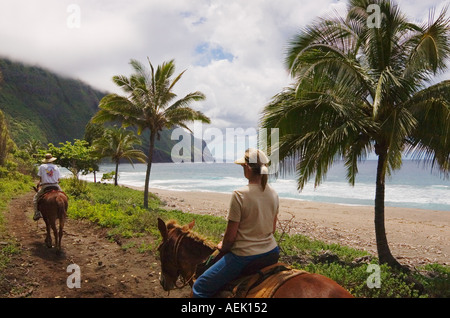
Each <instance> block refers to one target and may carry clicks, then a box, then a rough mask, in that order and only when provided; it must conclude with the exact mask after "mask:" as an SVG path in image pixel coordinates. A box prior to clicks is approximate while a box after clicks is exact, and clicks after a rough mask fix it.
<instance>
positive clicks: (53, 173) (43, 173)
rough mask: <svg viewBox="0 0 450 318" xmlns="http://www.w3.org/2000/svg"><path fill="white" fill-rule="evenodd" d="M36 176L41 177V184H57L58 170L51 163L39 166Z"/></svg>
mask: <svg viewBox="0 0 450 318" xmlns="http://www.w3.org/2000/svg"><path fill="white" fill-rule="evenodd" d="M38 176H39V177H41V183H42V184H45V183H58V180H59V168H58V167H57V166H55V165H54V164H52V163H44V164H42V165H40V167H39V171H38Z"/></svg>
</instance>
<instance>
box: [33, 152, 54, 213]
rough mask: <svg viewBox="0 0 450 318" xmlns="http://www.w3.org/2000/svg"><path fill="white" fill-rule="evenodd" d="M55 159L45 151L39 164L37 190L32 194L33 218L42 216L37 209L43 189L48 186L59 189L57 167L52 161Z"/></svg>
mask: <svg viewBox="0 0 450 318" xmlns="http://www.w3.org/2000/svg"><path fill="white" fill-rule="evenodd" d="M55 160H56V158H55V157H53V156H52V155H51V154H49V153H47V154H46V155H45V158H44V159H43V160H42V164H41V165H40V166H39V170H38V176H39V182H38V184H37V185H36V188H38V189H39V191H38V192H37V193H36V194H35V195H34V198H33V205H34V216H33V220H35V221H37V220H39V218H41V217H42V214H41V212H39V211H38V208H37V206H38V201H39V198H40V196H41V195H42V194H43V193H44V192H45V189H46V188H48V187H56V188H58V189H59V190H61V187H60V186H59V184H58V183H59V177H60V175H59V168H58V166H56V165H54V164H53V162H54V161H55Z"/></svg>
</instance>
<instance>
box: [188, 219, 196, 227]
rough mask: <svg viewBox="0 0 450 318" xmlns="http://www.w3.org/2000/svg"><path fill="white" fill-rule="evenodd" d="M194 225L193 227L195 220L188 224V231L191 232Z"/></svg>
mask: <svg viewBox="0 0 450 318" xmlns="http://www.w3.org/2000/svg"><path fill="white" fill-rule="evenodd" d="M194 225H195V219H194V220H192V222H191V223H189V224H188V227H189V229H190V230H192V228H193V227H194Z"/></svg>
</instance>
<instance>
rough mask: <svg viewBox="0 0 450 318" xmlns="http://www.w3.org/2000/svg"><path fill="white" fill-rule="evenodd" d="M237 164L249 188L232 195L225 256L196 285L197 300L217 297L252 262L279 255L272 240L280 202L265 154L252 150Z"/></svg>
mask: <svg viewBox="0 0 450 318" xmlns="http://www.w3.org/2000/svg"><path fill="white" fill-rule="evenodd" d="M235 163H236V164H239V165H241V166H242V167H243V169H244V176H245V177H246V178H247V179H248V184H247V185H246V186H245V187H242V188H240V189H237V190H235V191H234V192H233V194H232V197H231V202H230V209H229V212H228V216H227V219H228V224H227V228H226V230H225V235H224V238H223V240H222V242H220V243H219V244H218V245H217V248H218V249H219V250H220V252H221V253H222V254H224V253H225V255H224V256H223V257H222V258H221V259H220V260H218V261H217V262H216V263H215V264H214V265H212V266H211V267H210V268H209V269H208V270H207V271H205V272H204V273H203V274H202V275H201V276H200V277H199V278H198V279H197V280H196V281H195V283H194V285H193V287H192V292H193V296H194V297H199V298H200V297H212V296H214V295H215V294H216V293H217V292H218V291H219V290H220V289H221V288H222V287H223V286H224V285H225V284H227V283H228V282H230V281H232V280H233V279H235V278H237V277H238V276H239V275H240V273H241V272H242V270H243V269H244V268H245V267H246V266H247V265H248V264H249V263H250V262H252V261H254V260H256V259H258V258H260V257H264V256H267V255H268V254H270V253H279V249H278V245H277V242H276V241H275V238H274V236H273V233H274V232H275V228H276V222H277V214H278V208H279V199H278V194H277V193H276V192H275V190H274V189H273V188H272V187H271V186H270V185H269V184H267V180H268V172H269V171H268V167H267V164H268V163H269V159H268V158H267V156H266V154H265V153H264V152H262V151H260V150H258V149H253V148H250V149H248V150H247V151H246V152H245V156H244V157H242V158H240V159H238V160H236V161H235Z"/></svg>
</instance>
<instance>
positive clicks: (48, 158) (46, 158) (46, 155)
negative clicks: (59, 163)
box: [42, 153, 56, 163]
mask: <svg viewBox="0 0 450 318" xmlns="http://www.w3.org/2000/svg"><path fill="white" fill-rule="evenodd" d="M55 160H56V158H55V157H53V156H52V154H50V153H47V154H45V159H43V160H42V162H43V163H50V162H53V161H55Z"/></svg>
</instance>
